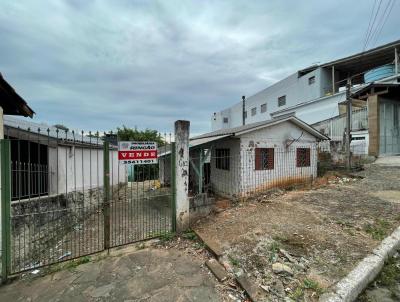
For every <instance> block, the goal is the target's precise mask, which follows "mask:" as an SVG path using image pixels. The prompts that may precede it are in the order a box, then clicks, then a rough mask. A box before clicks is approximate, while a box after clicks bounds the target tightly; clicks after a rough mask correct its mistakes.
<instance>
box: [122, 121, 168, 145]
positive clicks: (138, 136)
mask: <svg viewBox="0 0 400 302" xmlns="http://www.w3.org/2000/svg"><path fill="white" fill-rule="evenodd" d="M117 136H118V139H119V140H121V141H151V142H156V143H157V145H158V146H163V145H165V143H166V142H165V138H164V137H162V136H161V134H160V133H158V131H157V130H151V129H145V130H138V129H137V128H136V127H135V128H134V129H132V128H128V127H126V126H125V125H123V126H122V128H119V127H118V128H117Z"/></svg>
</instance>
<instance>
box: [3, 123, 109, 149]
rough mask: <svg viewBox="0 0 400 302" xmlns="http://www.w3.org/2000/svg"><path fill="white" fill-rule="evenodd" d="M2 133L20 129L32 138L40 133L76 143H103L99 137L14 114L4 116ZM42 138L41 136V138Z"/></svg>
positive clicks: (46, 136)
mask: <svg viewBox="0 0 400 302" xmlns="http://www.w3.org/2000/svg"><path fill="white" fill-rule="evenodd" d="M4 128H5V129H4V134H5V135H7V128H12V129H16V130H20V131H21V130H22V131H25V132H28V133H30V134H31V135H32V139H34V137H37V136H38V135H40V136H41V137H45V138H51V139H57V138H58V139H59V140H62V141H63V142H70V143H73V142H75V143H76V144H85V145H86V144H88V145H98V146H100V145H103V141H102V140H101V139H100V138H99V139H98V141H97V138H93V137H92V138H90V137H89V136H86V135H83V136H82V135H81V134H79V133H77V132H73V131H65V130H61V129H58V128H56V127H54V126H49V125H47V124H45V123H35V122H32V121H29V120H26V119H21V118H18V117H15V116H4ZM42 139H43V138H42Z"/></svg>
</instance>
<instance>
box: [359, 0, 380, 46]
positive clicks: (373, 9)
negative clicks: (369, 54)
mask: <svg viewBox="0 0 400 302" xmlns="http://www.w3.org/2000/svg"><path fill="white" fill-rule="evenodd" d="M376 2H377V0H375V1H374V5H373V6H372V11H371V15H370V16H369V22H368V27H367V31H366V32H365V39H364V46H363V50H362V51H363V52H364V51H365V48H366V47H367V40H368V35H369V32H370V30H371V29H370V27H371V21H372V16H373V15H374V11H375V6H376Z"/></svg>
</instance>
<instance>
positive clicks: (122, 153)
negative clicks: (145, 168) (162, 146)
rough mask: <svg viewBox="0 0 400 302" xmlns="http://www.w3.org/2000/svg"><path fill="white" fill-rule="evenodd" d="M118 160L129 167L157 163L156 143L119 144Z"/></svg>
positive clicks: (128, 142) (123, 142)
mask: <svg viewBox="0 0 400 302" xmlns="http://www.w3.org/2000/svg"><path fill="white" fill-rule="evenodd" d="M118 160H119V161H120V162H121V163H123V164H127V165H148V164H156V163H157V143H156V142H130V141H121V142H118Z"/></svg>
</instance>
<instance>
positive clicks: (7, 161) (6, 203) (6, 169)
mask: <svg viewBox="0 0 400 302" xmlns="http://www.w3.org/2000/svg"><path fill="white" fill-rule="evenodd" d="M0 155H1V159H0V160H1V162H0V166H1V172H0V173H1V243H2V247H1V249H2V257H1V270H2V272H1V276H2V280H3V282H5V281H6V280H7V279H8V276H9V275H10V273H11V219H10V215H11V209H10V207H11V170H10V168H11V153H10V141H9V140H4V139H3V140H0Z"/></svg>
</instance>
